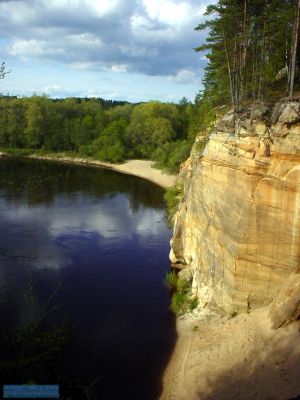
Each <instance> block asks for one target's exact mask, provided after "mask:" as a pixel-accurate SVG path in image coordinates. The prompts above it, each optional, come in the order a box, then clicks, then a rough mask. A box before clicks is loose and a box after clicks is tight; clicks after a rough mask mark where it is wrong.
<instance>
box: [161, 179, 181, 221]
mask: <svg viewBox="0 0 300 400" xmlns="http://www.w3.org/2000/svg"><path fill="white" fill-rule="evenodd" d="M182 196H183V190H182V186H173V187H171V188H169V189H167V190H166V192H165V194H164V200H165V201H166V203H167V212H168V220H169V222H172V221H173V219H174V216H175V213H176V212H177V210H178V205H179V202H180V201H181V199H182Z"/></svg>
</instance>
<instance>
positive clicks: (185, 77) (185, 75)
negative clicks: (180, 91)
mask: <svg viewBox="0 0 300 400" xmlns="http://www.w3.org/2000/svg"><path fill="white" fill-rule="evenodd" d="M168 79H169V80H170V81H173V82H175V83H179V84H185V83H192V82H195V80H196V79H197V75H196V74H195V73H194V72H193V71H189V70H187V69H183V70H180V71H178V72H177V74H176V75H175V76H169V77H168Z"/></svg>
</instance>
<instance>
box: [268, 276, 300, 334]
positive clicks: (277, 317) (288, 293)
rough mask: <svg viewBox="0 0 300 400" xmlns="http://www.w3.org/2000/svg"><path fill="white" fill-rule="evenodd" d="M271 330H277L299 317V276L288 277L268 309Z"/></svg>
mask: <svg viewBox="0 0 300 400" xmlns="http://www.w3.org/2000/svg"><path fill="white" fill-rule="evenodd" d="M269 317H270V319H271V321H272V324H273V325H272V328H273V329H277V328H280V327H282V326H285V325H288V324H289V323H290V322H292V321H296V320H297V319H299V317H300V274H292V275H289V276H288V278H287V279H286V281H285V282H284V283H283V284H282V286H281V287H280V288H279V290H278V292H277V293H276V295H275V297H274V300H273V301H272V303H271V305H270V308H269Z"/></svg>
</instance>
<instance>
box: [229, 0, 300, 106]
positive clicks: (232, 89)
mask: <svg viewBox="0 0 300 400" xmlns="http://www.w3.org/2000/svg"><path fill="white" fill-rule="evenodd" d="M299 1H300V0H299ZM223 41H224V49H225V54H226V62H227V70H228V76H229V84H230V92H231V101H232V105H233V108H234V109H235V96H234V86H233V79H232V78H233V76H232V70H231V65H230V59H229V53H228V46H227V40H226V34H225V29H224V25H223Z"/></svg>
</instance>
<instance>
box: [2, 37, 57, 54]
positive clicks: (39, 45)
mask: <svg viewBox="0 0 300 400" xmlns="http://www.w3.org/2000/svg"><path fill="white" fill-rule="evenodd" d="M9 52H10V54H11V55H13V56H19V57H22V58H30V57H38V56H44V55H46V54H57V55H58V54H63V53H64V50H63V49H62V48H60V47H56V48H55V49H50V47H49V45H48V43H47V42H46V41H44V40H37V39H29V40H22V39H20V40H16V41H15V42H13V44H12V46H11V48H10V50H9Z"/></svg>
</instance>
